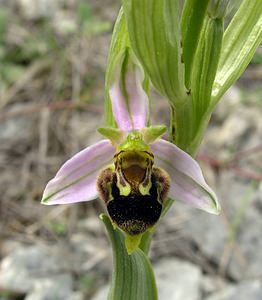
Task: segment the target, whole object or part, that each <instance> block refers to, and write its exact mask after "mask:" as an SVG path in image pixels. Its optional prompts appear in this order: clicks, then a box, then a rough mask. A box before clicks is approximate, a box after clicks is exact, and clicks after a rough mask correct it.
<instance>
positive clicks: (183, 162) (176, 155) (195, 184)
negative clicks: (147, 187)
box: [151, 139, 221, 214]
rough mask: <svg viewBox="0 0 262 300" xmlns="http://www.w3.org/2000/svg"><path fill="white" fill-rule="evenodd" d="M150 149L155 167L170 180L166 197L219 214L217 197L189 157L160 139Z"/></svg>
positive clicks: (195, 163) (196, 164)
mask: <svg viewBox="0 0 262 300" xmlns="http://www.w3.org/2000/svg"><path fill="white" fill-rule="evenodd" d="M151 149H152V151H153V153H154V156H155V165H156V166H159V167H161V168H163V169H164V170H165V171H166V172H167V173H168V174H169V176H170V178H171V186H170V192H169V196H168V197H170V198H172V199H174V200H182V201H184V202H187V203H189V204H191V205H193V206H195V207H197V208H200V209H202V210H205V211H207V212H209V213H213V214H219V212H220V209H221V208H220V205H219V203H218V200H217V197H216V195H215V193H214V192H213V191H212V189H211V188H210V187H209V186H208V185H207V183H206V181H205V179H204V177H203V174H202V171H201V168H200V166H199V165H198V163H197V162H196V161H195V160H194V159H193V158H192V157H191V156H190V155H188V154H187V153H186V152H184V151H182V150H181V149H179V148H178V147H177V146H175V145H174V144H172V143H170V142H167V141H165V140H162V139H159V140H157V141H156V142H155V143H153V144H152V145H151Z"/></svg>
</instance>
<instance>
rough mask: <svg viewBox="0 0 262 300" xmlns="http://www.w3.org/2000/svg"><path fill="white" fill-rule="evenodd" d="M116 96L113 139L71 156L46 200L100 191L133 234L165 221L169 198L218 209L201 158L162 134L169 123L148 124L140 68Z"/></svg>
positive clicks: (76, 198)
mask: <svg viewBox="0 0 262 300" xmlns="http://www.w3.org/2000/svg"><path fill="white" fill-rule="evenodd" d="M125 83H126V87H125V93H123V90H122V87H121V84H120V81H118V82H116V83H115V84H114V85H112V88H111V90H110V98H111V104H112V110H113V114H114V118H115V121H116V123H117V125H118V128H101V129H100V132H101V133H102V134H103V135H104V136H106V137H108V139H104V140H101V141H100V142H98V143H96V144H94V145H91V146H89V147H87V148H86V149H84V150H82V151H81V152H79V153H77V154H76V155H75V156H74V157H72V158H71V159H70V160H68V161H67V162H66V163H65V164H64V165H63V166H62V167H61V169H60V170H59V171H58V173H57V174H56V176H55V177H54V178H53V179H52V180H51V181H50V182H49V183H48V184H47V186H46V188H45V191H44V195H43V200H42V203H43V204H47V205H51V204H69V203H75V202H82V201H90V200H93V199H95V198H97V197H99V196H100V198H101V199H102V200H103V201H104V202H105V204H106V208H107V211H108V214H109V216H110V218H111V220H112V222H113V224H114V225H115V226H117V227H118V228H120V229H121V230H122V231H124V232H125V233H126V234H127V235H129V236H136V235H141V234H142V233H144V232H145V231H147V230H148V229H150V228H152V227H153V226H154V225H155V224H156V222H157V221H158V220H159V218H160V215H161V211H162V206H163V202H164V201H165V199H166V198H167V197H169V198H172V199H176V200H182V201H185V202H187V203H189V204H191V205H193V206H195V207H197V208H200V209H203V210H205V211H207V212H210V213H214V214H217V213H218V212H219V210H220V206H219V203H218V201H217V198H216V195H215V193H214V192H213V191H212V189H211V188H210V187H209V186H208V185H207V183H206V182H205V179H204V177H203V174H202V171H201V169H200V167H199V165H198V163H197V162H196V161H195V160H194V159H193V158H192V157H191V156H190V155H188V154H187V153H185V152H184V151H182V150H181V149H179V148H178V147H176V146H175V145H174V144H172V143H170V142H168V141H166V140H164V139H161V138H160V136H161V135H162V134H163V133H164V131H165V127H164V126H155V127H147V124H148V115H149V112H148V97H147V94H146V93H145V92H144V90H143V88H142V86H141V78H140V76H139V73H137V72H127V74H126V77H125Z"/></svg>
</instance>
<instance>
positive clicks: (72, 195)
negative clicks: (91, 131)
mask: <svg viewBox="0 0 262 300" xmlns="http://www.w3.org/2000/svg"><path fill="white" fill-rule="evenodd" d="M114 153H115V148H114V147H113V146H112V145H111V143H110V141H109V140H102V141H100V142H98V143H96V144H94V145H92V146H90V147H87V148H86V149H84V150H82V151H80V152H79V153H77V154H76V155H75V156H73V157H72V158H71V159H69V160H68V161H67V162H66V163H65V164H64V165H63V166H62V167H61V168H60V170H59V171H58V172H57V174H56V176H55V177H54V178H53V179H52V180H50V181H49V182H48V184H47V186H46V188H45V191H44V194H43V199H42V204H46V205H52V204H68V203H75V202H82V201H89V200H93V199H95V198H97V196H98V193H97V189H96V179H97V176H98V174H99V172H100V171H101V169H103V168H104V167H105V166H107V165H108V164H110V163H112V159H113V156H114Z"/></svg>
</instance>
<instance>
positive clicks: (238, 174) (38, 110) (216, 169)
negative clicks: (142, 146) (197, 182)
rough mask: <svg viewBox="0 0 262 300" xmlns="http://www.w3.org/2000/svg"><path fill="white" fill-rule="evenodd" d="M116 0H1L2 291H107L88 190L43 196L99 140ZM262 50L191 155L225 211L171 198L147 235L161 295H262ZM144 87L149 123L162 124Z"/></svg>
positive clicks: (55, 299)
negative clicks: (72, 197) (69, 200)
mask: <svg viewBox="0 0 262 300" xmlns="http://www.w3.org/2000/svg"><path fill="white" fill-rule="evenodd" d="M119 7H120V1H116V0H85V1H83V0H0V172H1V173H0V300H13V299H16V300H22V299H23V300H83V299H92V300H105V299H106V294H107V289H108V282H109V280H110V274H111V269H112V266H111V264H112V261H111V249H110V245H109V243H108V240H107V237H106V235H105V231H104V228H103V225H102V224H101V222H100V221H99V219H98V215H99V214H100V213H101V212H103V211H104V207H103V205H102V203H101V202H100V201H99V200H97V201H93V202H90V203H79V204H76V205H68V206H67V205H65V206H52V207H46V206H42V205H40V199H41V196H42V192H43V189H44V187H45V185H46V183H47V181H48V180H49V179H51V178H52V177H53V176H54V175H55V173H56V171H57V170H58V168H59V167H60V166H61V164H62V163H63V162H64V161H65V160H67V159H68V158H70V157H71V156H72V155H73V154H75V153H76V152H78V151H79V150H80V149H83V148H84V147H86V146H87V145H89V144H92V143H93V142H96V141H98V140H99V139H100V136H99V134H98V133H97V132H96V128H97V127H99V126H101V125H102V124H103V93H104V90H103V88H104V74H105V68H106V60H107V51H108V47H109V42H110V37H111V33H112V29H113V24H114V20H115V18H116V16H117V13H118V9H119ZM261 82H262V51H261V48H260V50H258V51H257V53H256V54H255V57H254V58H253V60H252V62H251V64H250V65H249V67H248V68H247V70H246V72H245V73H244V75H243V76H242V77H241V79H240V80H239V81H238V82H237V83H236V84H235V85H234V86H233V87H232V88H231V89H230V90H229V91H228V92H227V94H226V95H225V96H224V97H223V99H222V101H221V102H220V103H219V105H218V107H217V109H216V112H215V113H214V115H213V117H212V120H211V122H210V126H209V129H208V131H207V133H206V136H205V140H204V141H203V143H202V146H201V148H200V151H199V155H198V161H199V162H200V164H201V166H202V167H203V170H204V174H205V177H206V179H207V181H208V182H209V184H210V185H211V186H212V187H213V188H214V190H215V191H216V192H217V194H218V197H219V199H220V202H221V204H222V207H223V211H222V213H221V215H220V216H212V215H209V214H207V213H204V212H202V211H199V210H196V209H192V208H191V207H189V206H187V205H186V204H183V203H178V202H177V203H175V205H174V206H173V208H172V209H171V210H170V211H169V213H168V215H167V216H166V217H165V218H164V219H163V220H162V221H161V224H160V226H159V227H158V230H157V232H156V234H155V236H154V240H153V244H152V251H151V258H152V261H153V264H154V266H155V270H156V276H157V283H158V287H159V295H160V300H202V299H204V300H232V299H238V300H242V299H243V300H247V299H248V300H253V299H254V300H255V299H256V300H258V299H262V283H261V280H262V250H261V249H262V234H261V233H262V85H261ZM159 98H160V97H159V96H158V95H157V94H156V93H154V94H153V99H152V100H153V105H152V106H153V119H154V120H155V122H154V123H155V124H157V123H158V124H159V123H160V122H161V123H167V122H168V117H169V115H168V107H167V104H166V102H165V101H154V100H156V99H159Z"/></svg>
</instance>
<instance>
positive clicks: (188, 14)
mask: <svg viewBox="0 0 262 300" xmlns="http://www.w3.org/2000/svg"><path fill="white" fill-rule="evenodd" d="M208 2H209V0H200V1H199V0H186V1H185V4H184V7H183V12H182V19H181V29H182V43H183V60H184V63H185V83H186V87H187V88H188V89H190V79H191V71H192V67H193V61H194V57H195V52H196V48H197V44H198V40H199V36H200V32H201V29H202V25H203V22H204V18H205V15H206V11H207V6H208Z"/></svg>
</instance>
